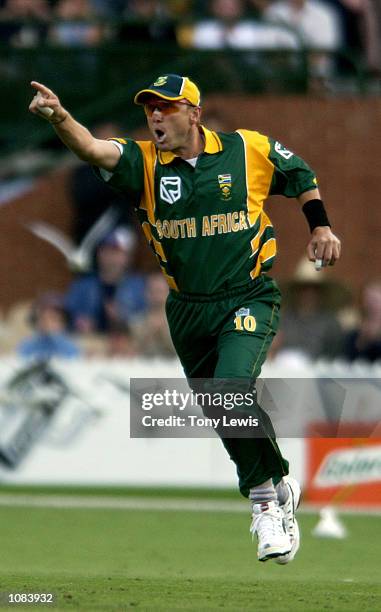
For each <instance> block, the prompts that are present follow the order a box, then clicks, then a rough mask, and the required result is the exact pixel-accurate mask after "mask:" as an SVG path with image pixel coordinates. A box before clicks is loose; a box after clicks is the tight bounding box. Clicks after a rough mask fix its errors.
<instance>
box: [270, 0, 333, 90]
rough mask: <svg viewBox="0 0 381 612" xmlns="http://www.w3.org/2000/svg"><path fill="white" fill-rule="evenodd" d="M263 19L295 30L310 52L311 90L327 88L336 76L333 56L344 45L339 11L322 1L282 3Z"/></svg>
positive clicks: (275, 6)
mask: <svg viewBox="0 0 381 612" xmlns="http://www.w3.org/2000/svg"><path fill="white" fill-rule="evenodd" d="M264 16H265V18H266V19H268V20H269V21H272V22H273V23H278V24H283V25H286V26H288V27H290V28H293V29H294V30H295V32H297V33H298V35H299V36H300V38H301V40H302V43H303V45H304V46H305V47H306V48H307V49H308V50H309V51H310V54H309V60H310V66H309V69H310V76H311V88H312V89H313V88H315V87H316V88H318V89H319V88H320V86H325V85H327V84H328V81H329V79H330V78H331V77H332V74H333V62H332V61H331V57H330V53H331V52H332V51H337V50H338V49H340V48H341V46H342V42H343V38H342V23H341V22H340V19H339V15H338V13H337V11H336V10H335V9H334V8H333V7H331V6H329V5H328V4H326V3H325V2H320V0H279V1H278V2H274V3H273V4H270V6H269V7H268V8H267V9H266V10H265V11H264Z"/></svg>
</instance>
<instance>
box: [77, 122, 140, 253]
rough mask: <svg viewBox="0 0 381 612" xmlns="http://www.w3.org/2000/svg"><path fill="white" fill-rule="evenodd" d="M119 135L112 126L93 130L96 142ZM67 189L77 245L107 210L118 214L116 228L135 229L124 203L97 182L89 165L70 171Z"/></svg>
mask: <svg viewBox="0 0 381 612" xmlns="http://www.w3.org/2000/svg"><path fill="white" fill-rule="evenodd" d="M122 133H123V130H122V128H121V127H120V126H118V125H117V124H113V123H102V124H100V125H98V126H97V127H96V128H95V129H94V135H95V136H96V138H101V139H106V138H111V137H112V136H115V134H122ZM68 187H69V191H70V194H71V197H72V202H73V219H74V227H73V236H74V240H75V241H76V242H77V243H78V244H79V243H80V242H81V240H82V239H83V238H84V236H85V235H86V233H87V232H88V231H89V229H90V228H91V227H92V226H93V225H94V223H95V222H96V221H97V219H98V218H99V217H100V216H101V215H102V214H103V213H104V212H105V211H106V210H107V209H108V208H110V206H113V207H114V208H115V209H116V210H117V211H118V213H119V216H118V224H119V225H128V226H130V225H135V223H136V221H135V218H134V217H133V213H132V211H131V207H129V206H126V201H125V199H124V198H123V197H122V196H121V195H119V194H118V193H117V192H116V191H115V190H114V189H111V187H109V186H108V185H107V183H104V182H103V181H100V180H99V179H97V178H96V176H95V174H94V172H93V170H92V168H91V167H90V166H89V164H85V163H80V164H79V165H78V166H76V167H75V168H74V170H73V172H72V173H71V175H70V178H69V184H68Z"/></svg>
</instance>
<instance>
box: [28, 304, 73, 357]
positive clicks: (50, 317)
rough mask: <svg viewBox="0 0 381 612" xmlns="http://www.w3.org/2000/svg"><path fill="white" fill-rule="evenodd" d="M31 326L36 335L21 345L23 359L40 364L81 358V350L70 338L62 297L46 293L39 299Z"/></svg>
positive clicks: (34, 305) (33, 308) (32, 315)
mask: <svg viewBox="0 0 381 612" xmlns="http://www.w3.org/2000/svg"><path fill="white" fill-rule="evenodd" d="M31 323H32V325H33V327H34V328H35V330H36V331H35V333H34V334H33V335H32V336H31V337H30V338H26V339H25V340H23V341H22V342H21V343H20V344H19V345H18V347H17V353H18V354H19V355H20V356H21V357H24V358H26V359H41V360H46V359H51V358H52V357H62V358H65V359H71V358H73V357H79V355H80V351H79V349H78V347H77V346H76V344H75V342H74V341H73V340H72V339H71V338H70V337H69V336H68V334H67V312H66V309H65V306H64V301H63V297H62V296H61V295H59V294H57V293H45V294H43V295H42V296H41V297H39V298H38V299H37V300H36V302H35V303H34V304H33V307H32V312H31Z"/></svg>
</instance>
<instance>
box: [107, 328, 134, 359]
mask: <svg viewBox="0 0 381 612" xmlns="http://www.w3.org/2000/svg"><path fill="white" fill-rule="evenodd" d="M105 356H106V357H109V358H111V359H126V358H127V359H131V358H132V357H137V356H140V352H139V341H138V339H137V338H136V335H135V334H134V333H133V332H132V330H131V328H130V326H129V325H127V324H126V323H115V324H114V325H112V326H111V329H110V331H109V332H108V334H107V343H106V355H105Z"/></svg>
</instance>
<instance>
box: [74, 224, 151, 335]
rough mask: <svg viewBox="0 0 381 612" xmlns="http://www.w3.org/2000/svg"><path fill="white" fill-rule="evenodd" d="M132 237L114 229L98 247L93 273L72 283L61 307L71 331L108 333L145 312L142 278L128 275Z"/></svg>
mask: <svg viewBox="0 0 381 612" xmlns="http://www.w3.org/2000/svg"><path fill="white" fill-rule="evenodd" d="M135 246H136V236H135V234H134V233H133V232H132V231H131V230H129V229H127V228H122V227H118V228H117V229H115V230H114V231H113V232H112V233H111V234H109V235H108V236H107V237H106V238H105V239H104V240H103V241H102V242H101V243H100V245H99V246H98V248H97V252H96V260H97V270H96V271H95V272H93V273H91V274H87V275H84V276H81V277H80V278H77V279H76V280H74V281H73V283H72V284H71V286H70V287H69V290H68V292H67V295H66V299H65V304H66V307H67V310H68V313H69V317H70V323H71V327H72V329H74V330H75V331H77V332H79V333H82V334H87V333H94V332H108V331H109V330H110V328H111V327H112V325H114V324H115V323H119V322H125V323H129V322H130V321H131V320H133V319H134V317H136V316H137V315H138V314H141V313H142V312H143V311H144V309H145V297H144V291H145V279H144V277H143V276H142V275H140V274H137V273H134V272H131V271H130V270H131V266H132V263H133V257H134V251H135Z"/></svg>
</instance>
